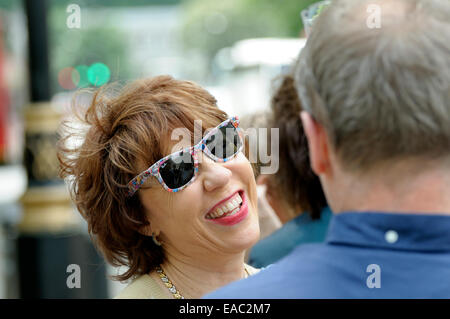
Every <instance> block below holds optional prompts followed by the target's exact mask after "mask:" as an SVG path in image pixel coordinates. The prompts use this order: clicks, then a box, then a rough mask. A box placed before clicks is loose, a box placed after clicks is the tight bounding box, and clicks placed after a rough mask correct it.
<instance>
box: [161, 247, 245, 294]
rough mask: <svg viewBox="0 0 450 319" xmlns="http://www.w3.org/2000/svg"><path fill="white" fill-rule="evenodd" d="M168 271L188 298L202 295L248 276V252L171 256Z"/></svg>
mask: <svg viewBox="0 0 450 319" xmlns="http://www.w3.org/2000/svg"><path fill="white" fill-rule="evenodd" d="M161 266H162V269H163V271H164V273H165V274H166V275H167V277H168V278H169V279H170V281H171V282H172V283H173V284H174V285H175V287H176V288H177V290H178V291H179V293H180V294H181V295H182V296H183V297H185V298H186V299H198V298H201V297H202V296H204V295H205V294H207V293H209V292H212V291H214V290H216V289H218V288H220V287H223V286H225V285H227V284H229V283H231V282H233V281H236V280H239V279H242V278H245V277H246V271H245V268H244V252H242V253H239V254H236V255H234V256H223V258H216V256H215V257H214V258H211V257H209V258H207V259H206V260H205V259H202V258H198V259H193V258H178V257H177V256H174V255H169V256H167V258H166V260H165V261H164V263H163V264H162V265H161Z"/></svg>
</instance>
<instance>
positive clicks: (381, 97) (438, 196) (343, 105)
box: [208, 0, 450, 298]
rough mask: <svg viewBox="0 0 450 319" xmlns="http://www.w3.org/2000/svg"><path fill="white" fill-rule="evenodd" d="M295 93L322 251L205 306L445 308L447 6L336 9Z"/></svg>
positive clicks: (391, 0)
mask: <svg viewBox="0 0 450 319" xmlns="http://www.w3.org/2000/svg"><path fill="white" fill-rule="evenodd" d="M296 82H297V84H296V85H297V89H298V93H299V96H300V99H301V102H302V103H303V107H304V109H305V110H306V111H305V112H302V114H301V118H302V122H303V126H304V129H305V132H306V135H307V138H308V145H309V151H310V161H311V166H312V168H313V170H314V172H315V173H316V174H317V175H318V176H319V178H320V180H321V183H322V186H323V189H324V192H325V195H326V197H327V200H328V203H329V205H330V207H331V208H332V210H333V212H334V217H333V219H332V221H331V224H330V228H329V232H328V235H327V239H326V242H325V243H324V244H316V245H303V246H299V247H298V248H297V249H296V250H295V251H294V252H293V253H291V254H290V255H289V256H287V257H286V258H285V259H283V260H282V261H280V262H279V263H277V264H274V265H272V266H270V267H268V268H267V269H265V270H263V271H261V272H260V273H259V274H257V275H255V276H252V277H251V278H249V279H246V280H244V281H240V282H236V283H233V284H231V285H230V286H227V287H225V288H223V289H221V290H219V291H217V292H215V293H212V294H210V295H208V297H210V298H450V1H447V0H370V1H367V0H335V1H333V2H332V3H331V5H330V6H329V7H327V8H326V9H325V10H324V11H323V13H321V14H320V16H319V17H318V18H317V20H316V21H315V22H314V25H313V30H312V33H311V35H310V37H309V38H308V41H307V44H306V47H305V48H304V50H303V51H302V53H301V55H300V58H299V61H298V65H297V70H296Z"/></svg>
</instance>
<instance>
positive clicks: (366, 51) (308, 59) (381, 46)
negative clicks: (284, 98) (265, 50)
mask: <svg viewBox="0 0 450 319" xmlns="http://www.w3.org/2000/svg"><path fill="white" fill-rule="evenodd" d="M296 81H297V86H298V91H299V96H300V98H301V100H302V102H303V105H304V108H305V110H307V111H308V112H309V113H310V114H311V115H312V116H313V118H314V119H315V120H316V121H317V122H318V123H320V124H322V125H323V126H324V127H325V129H326V132H327V134H328V136H329V138H330V141H331V144H332V145H333V146H334V148H335V150H336V154H337V155H338V159H339V161H340V162H341V163H342V166H343V167H344V168H345V169H348V170H350V171H365V170H367V169H370V168H372V167H375V166H377V164H379V163H385V162H386V161H388V162H389V161H390V160H395V159H403V158H416V157H417V158H433V159H436V158H443V159H448V158H450V104H449V103H450V1H448V0H336V1H333V2H332V4H331V5H330V6H329V7H328V8H327V9H325V10H324V11H323V13H321V15H320V16H319V17H318V18H317V21H315V23H314V25H313V31H312V33H311V35H310V37H309V39H308V42H307V44H306V47H305V48H304V49H303V51H302V54H301V56H300V60H299V63H298V68H297V70H296Z"/></svg>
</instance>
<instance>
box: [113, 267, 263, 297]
mask: <svg viewBox="0 0 450 319" xmlns="http://www.w3.org/2000/svg"><path fill="white" fill-rule="evenodd" d="M245 269H246V270H247V272H248V273H249V274H250V276H251V275H254V274H256V273H257V272H259V269H256V268H254V267H252V266H249V265H247V264H245ZM172 298H173V296H172V294H171V293H170V292H169V290H168V289H167V288H166V287H165V286H164V285H163V283H162V281H161V280H160V279H159V276H158V275H155V273H154V272H153V273H152V275H148V274H145V275H141V276H139V277H137V278H136V279H134V280H133V281H132V282H131V283H130V284H129V285H128V286H126V287H125V288H124V289H123V290H122V291H121V292H120V293H119V295H118V296H116V297H115V298H114V299H172Z"/></svg>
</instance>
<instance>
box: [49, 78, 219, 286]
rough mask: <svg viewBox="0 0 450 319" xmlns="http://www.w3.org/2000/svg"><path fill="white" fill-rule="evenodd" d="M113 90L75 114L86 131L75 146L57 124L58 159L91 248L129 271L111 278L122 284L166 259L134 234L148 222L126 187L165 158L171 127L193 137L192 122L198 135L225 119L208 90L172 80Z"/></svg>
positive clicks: (65, 128)
mask: <svg viewBox="0 0 450 319" xmlns="http://www.w3.org/2000/svg"><path fill="white" fill-rule="evenodd" d="M111 87H112V86H106V87H103V88H100V89H98V90H97V91H95V92H94V94H93V96H92V100H91V102H90V105H89V107H88V108H87V109H86V110H83V111H82V113H81V115H82V116H79V115H78V119H79V120H81V121H82V123H83V124H84V125H85V126H86V125H87V132H86V131H83V132H81V134H82V138H83V139H82V143H80V144H79V145H78V146H75V147H74V146H72V147H69V146H68V145H69V143H68V142H70V141H69V140H70V139H71V138H73V137H74V136H76V135H79V133H80V131H79V130H76V131H73V127H72V125H71V123H70V122H68V121H65V122H63V124H62V125H61V129H60V135H61V138H60V140H59V142H58V146H57V147H58V160H59V162H60V176H61V177H62V178H67V179H68V180H69V181H70V182H69V188H70V192H71V196H72V199H73V201H74V202H75V204H76V207H77V208H78V211H79V212H80V214H81V215H82V216H83V218H84V219H85V220H86V221H87V223H88V230H89V233H90V235H91V238H92V239H93V241H94V243H95V244H96V246H97V247H98V248H99V249H100V251H101V252H102V253H103V255H104V256H105V259H106V260H107V261H108V262H109V263H111V264H112V265H114V266H127V267H128V270H127V271H126V272H124V273H123V274H120V275H117V276H114V279H116V280H127V279H129V278H132V277H135V276H137V275H141V274H145V273H148V272H150V271H152V270H153V269H154V268H155V266H157V265H159V264H160V263H162V262H163V260H164V251H163V250H162V248H161V247H159V246H157V245H155V244H154V243H153V241H152V239H151V237H149V236H145V235H143V234H141V233H140V232H139V230H140V229H142V227H143V226H145V225H148V224H149V222H148V220H147V218H146V214H145V209H144V208H143V205H142V204H141V202H140V200H139V196H133V197H131V198H128V197H127V184H128V182H129V181H130V180H131V179H132V178H133V177H134V176H136V175H137V174H139V173H140V172H141V171H142V170H143V169H146V168H147V167H149V166H150V165H151V164H153V163H154V162H156V161H157V160H158V159H160V158H162V157H164V156H165V155H167V154H164V150H166V149H167V146H168V145H165V143H167V137H168V136H170V135H169V134H170V132H171V131H172V130H173V129H175V128H178V127H180V128H187V129H188V130H190V132H191V133H193V132H194V121H195V120H201V121H202V133H203V132H204V130H206V129H208V128H211V127H215V126H217V125H218V124H219V123H221V122H222V121H224V120H226V119H227V117H228V116H227V114H226V113H225V112H223V111H221V110H220V109H219V108H218V107H217V105H216V99H215V98H214V97H213V96H212V95H211V94H209V93H208V92H207V91H206V90H204V89H202V88H201V87H200V86H198V85H197V84H195V83H193V82H189V81H180V80H175V79H173V78H172V77H170V76H157V77H154V78H150V79H143V80H137V81H135V82H133V83H131V84H129V85H127V86H125V87H124V88H121V89H120V90H119V93H118V94H117V93H116V94H113V95H111V94H110V92H112V91H116V90H111ZM75 104H76V103H74V105H75ZM191 136H192V134H191ZM142 165H146V166H145V167H143V166H142Z"/></svg>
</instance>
